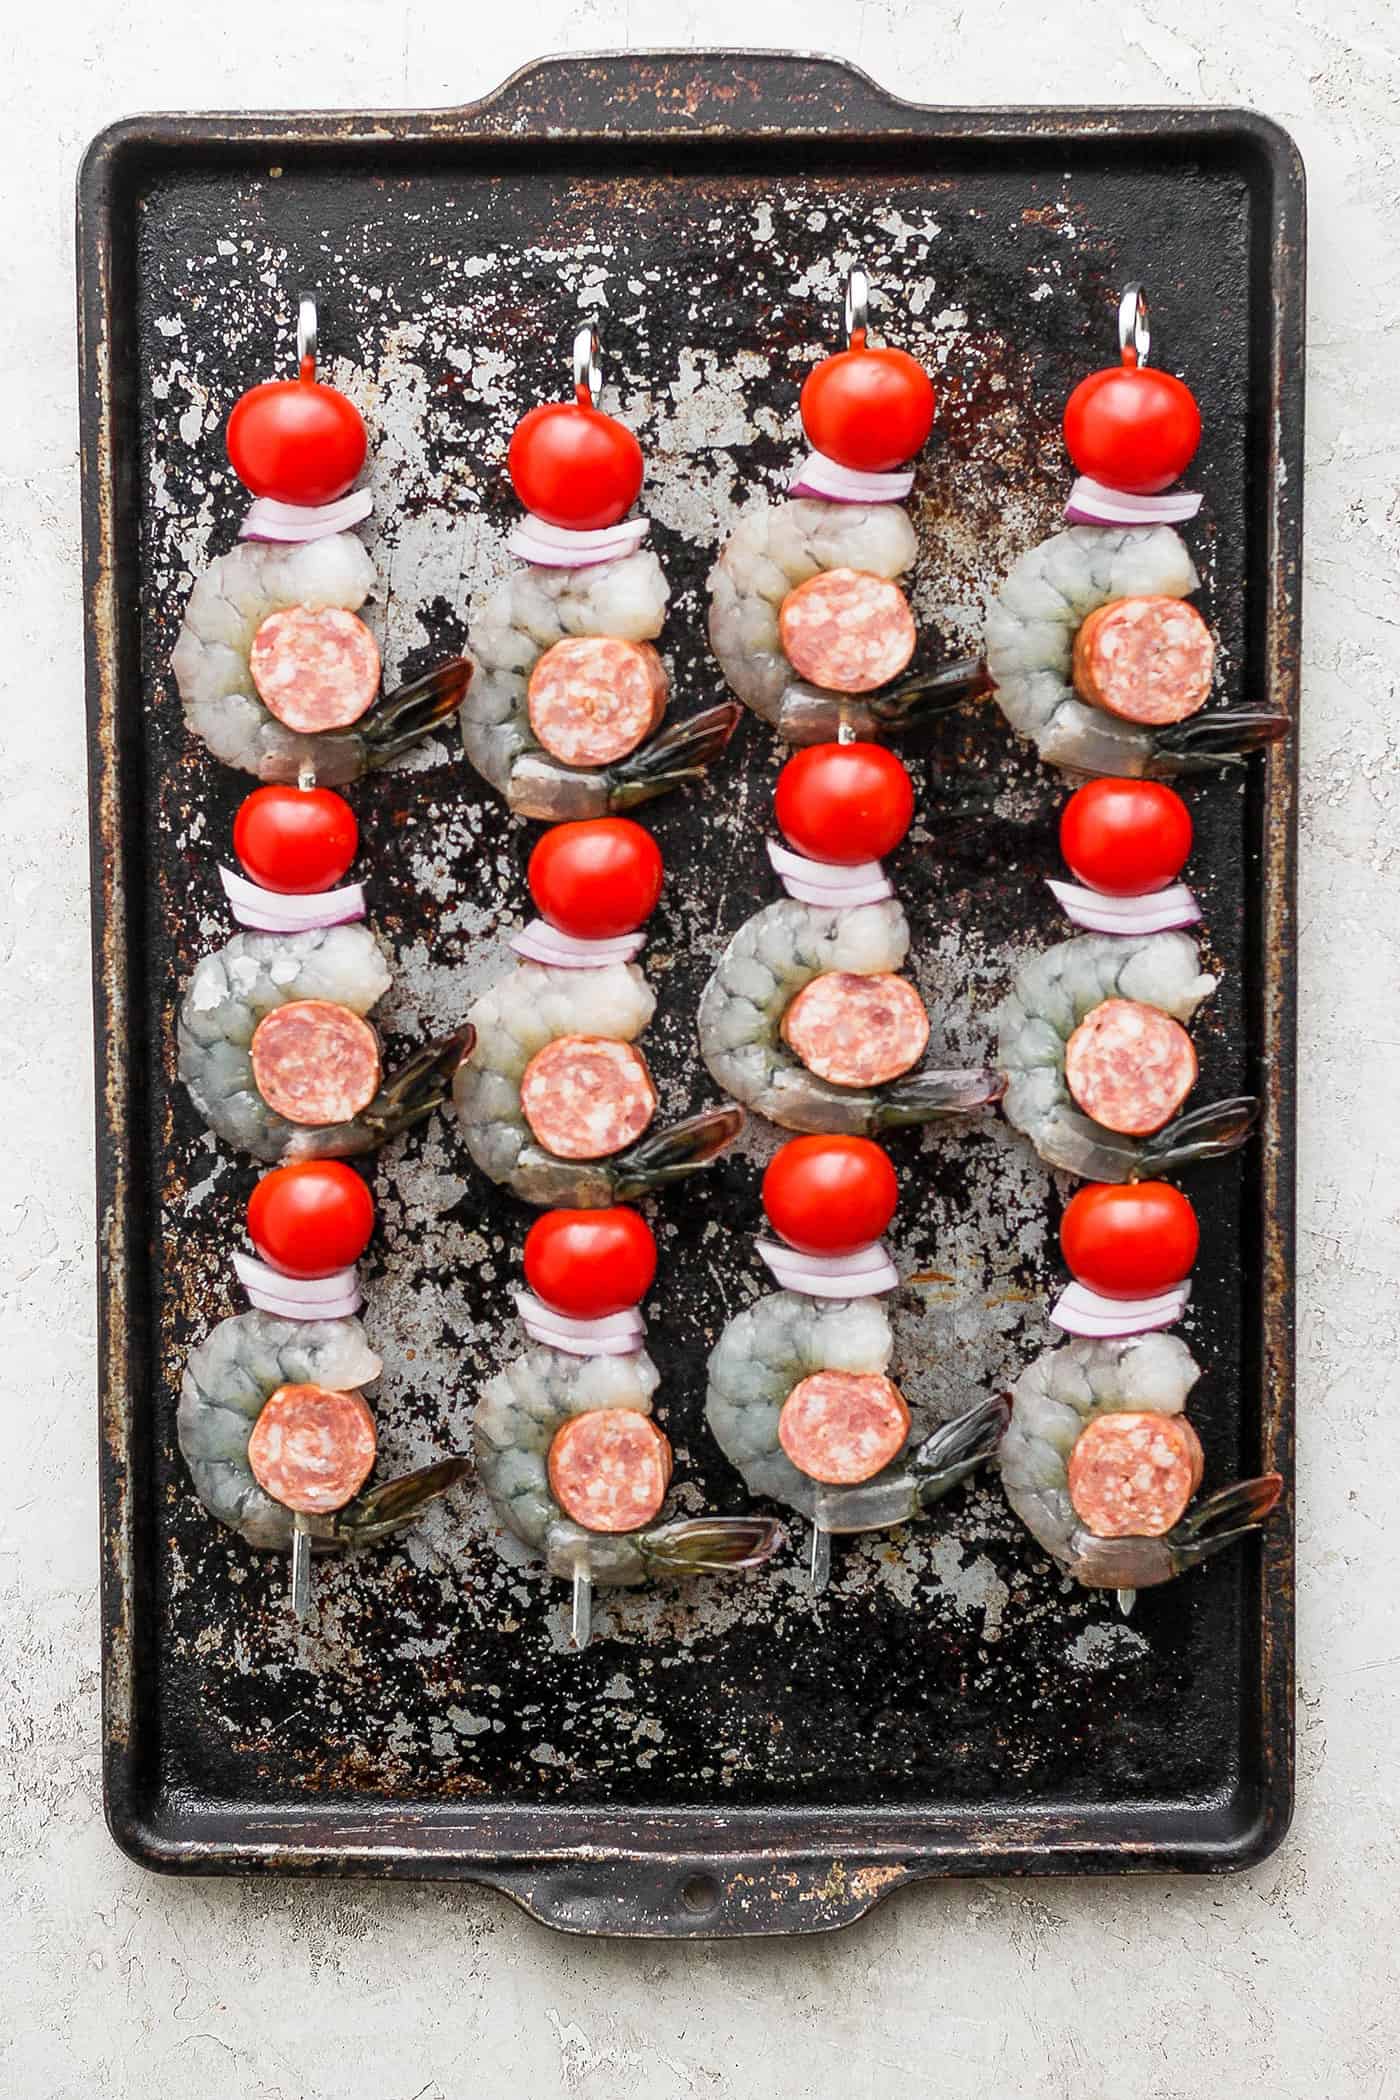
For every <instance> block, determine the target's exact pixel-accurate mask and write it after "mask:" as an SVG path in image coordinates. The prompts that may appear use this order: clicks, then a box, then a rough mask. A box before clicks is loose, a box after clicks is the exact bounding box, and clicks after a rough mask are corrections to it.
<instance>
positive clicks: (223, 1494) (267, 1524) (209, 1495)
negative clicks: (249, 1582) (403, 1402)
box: [177, 1312, 470, 1552]
mask: <svg viewBox="0 0 1400 2100" xmlns="http://www.w3.org/2000/svg"><path fill="white" fill-rule="evenodd" d="M380 1368H381V1366H380V1361H379V1358H378V1357H377V1356H376V1355H375V1353H374V1351H373V1350H372V1349H371V1348H370V1347H369V1345H368V1343H367V1342H366V1340H365V1332H364V1329H363V1327H361V1325H360V1323H359V1321H358V1320H297V1321H293V1320H283V1319H278V1318H277V1317H276V1316H275V1315H274V1314H272V1313H265V1312H246V1313H237V1314H235V1315H234V1317H233V1318H232V1319H228V1320H221V1321H220V1322H219V1324H218V1326H217V1327H216V1328H215V1329H214V1331H213V1333H212V1334H210V1335H208V1336H207V1337H206V1338H205V1340H204V1341H202V1342H201V1343H200V1344H199V1345H198V1347H197V1348H195V1349H192V1350H191V1351H190V1354H189V1357H188V1359H187V1360H186V1364H185V1373H184V1378H183V1380H182V1382H181V1386H180V1409H179V1416H178V1421H177V1427H178V1432H179V1438H180V1449H181V1451H182V1452H183V1454H184V1459H185V1463H186V1465H187V1466H188V1467H189V1469H190V1475H191V1478H192V1479H193V1481H194V1485H195V1492H196V1493H197V1495H198V1496H199V1499H200V1501H201V1502H202V1503H203V1504H204V1507H205V1508H206V1509H207V1510H208V1511H209V1514H210V1515H211V1516H213V1517H217V1518H218V1520H219V1522H220V1523H221V1524H227V1525H228V1526H229V1527H230V1528H231V1529H232V1530H234V1531H236V1532H237V1533H238V1535H239V1537H240V1538H243V1539H246V1540H247V1542H248V1544H249V1545H250V1546H260V1547H283V1548H285V1547H287V1546H290V1545H291V1542H292V1531H293V1520H292V1512H291V1510H290V1509H287V1508H286V1507H284V1505H283V1504H282V1503H280V1502H276V1501H274V1500H273V1498H272V1496H270V1495H268V1494H267V1493H265V1492H264V1490H263V1489H262V1488H260V1487H259V1486H258V1483H257V1481H256V1480H255V1479H254V1477H253V1471H252V1468H251V1466H250V1465H249V1463H248V1441H249V1438H250V1437H251V1436H252V1433H253V1428H254V1425H255V1424H256V1422H257V1419H258V1416H259V1415H260V1414H261V1413H262V1410H263V1408H264V1407H265V1406H266V1404H267V1402H268V1401H269V1400H270V1399H271V1397H272V1395H273V1393H275V1392H276V1391H277V1389H278V1387H279V1386H284V1385H314V1386H320V1387H323V1388H325V1389H326V1390H329V1391H331V1392H358V1391H359V1389H360V1387H361V1386H364V1385H368V1384H369V1383H370V1382H371V1380H373V1379H375V1378H377V1377H378V1376H379V1372H380ZM469 1470H470V1461H469V1460H468V1459H466V1458H465V1457H456V1458H448V1459H443V1460H440V1461H439V1462H438V1463H437V1464H436V1465H431V1466H425V1467H423V1468H422V1469H421V1470H420V1471H418V1472H416V1473H408V1474H405V1475H404V1476H403V1477H402V1478H400V1479H398V1480H390V1481H385V1482H384V1483H382V1484H381V1485H380V1486H379V1487H375V1488H369V1489H367V1490H365V1491H364V1492H363V1493H361V1494H359V1495H357V1496H356V1497H355V1499H354V1500H353V1501H352V1502H350V1503H347V1505H346V1506H345V1508H344V1509H338V1510H335V1511H334V1512H333V1513H332V1514H331V1515H329V1516H313V1517H307V1518H304V1519H303V1528H304V1529H305V1530H306V1531H309V1533H310V1535H311V1539H312V1543H313V1546H314V1547H315V1548H317V1549H318V1550H320V1551H322V1552H329V1551H331V1550H333V1549H334V1548H336V1547H340V1546H364V1545H372V1544H373V1543H374V1542H375V1541H376V1540H378V1539H383V1538H388V1537H389V1536H390V1535H391V1534H392V1533H393V1532H395V1531H398V1530H399V1529H400V1528H401V1527H402V1526H403V1525H405V1524H409V1523H412V1521H413V1520H414V1518H415V1517H416V1516H417V1515H418V1512H419V1511H420V1510H421V1509H422V1508H424V1506H425V1505H426V1504H427V1503H429V1502H432V1501H434V1500H435V1499H436V1497H437V1496H439V1495H441V1494H444V1493H445V1492H446V1491H447V1489H448V1488H450V1487H452V1486H453V1485H454V1484H455V1483H456V1482H457V1481H459V1480H461V1479H462V1478H463V1476H464V1475H465V1474H466V1473H467V1472H468V1471H469Z"/></svg>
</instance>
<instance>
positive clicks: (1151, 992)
mask: <svg viewBox="0 0 1400 2100" xmlns="http://www.w3.org/2000/svg"><path fill="white" fill-rule="evenodd" d="M1214 989H1215V979H1214V978H1213V977H1211V976H1208V975H1206V974H1204V973H1203V972H1202V970H1201V967H1200V959H1199V957H1198V955H1197V952H1196V943H1195V942H1194V941H1193V940H1192V939H1191V937H1190V935H1189V934H1185V933H1147V934H1109V933H1081V934H1078V935H1076V936H1075V938H1074V939H1072V940H1068V941H1059V942H1057V943H1056V945H1055V946H1054V947H1053V948H1046V949H1044V950H1043V951H1042V952H1041V953H1040V954H1039V955H1033V956H1032V957H1031V959H1030V961H1029V962H1027V963H1023V964H1022V966H1021V968H1020V969H1019V970H1018V971H1017V973H1016V981H1015V983H1014V985H1013V987H1012V990H1011V993H1010V995H1009V996H1008V998H1007V999H1006V1001H1005V1003H1004V1004H1003V1006H1002V1009H1001V1015H1000V1024H1001V1033H1000V1038H999V1041H998V1044H997V1063H998V1064H999V1065H1000V1067H1001V1069H1002V1070H1003V1072H1005V1074H1006V1077H1007V1087H1006V1095H1005V1099H1004V1101H1003V1104H1002V1105H1003V1107H1004V1109H1005V1111H1006V1120H1007V1121H1008V1123H1010V1124H1011V1125H1012V1127H1013V1128H1014V1129H1016V1130H1019V1131H1021V1132H1022V1133H1023V1134H1024V1135H1025V1136H1026V1137H1028V1138H1029V1139H1030V1141H1031V1143H1032V1144H1033V1145H1034V1146H1035V1149H1036V1151H1037V1152H1038V1153H1039V1154H1040V1157H1041V1158H1042V1159H1043V1160H1044V1161H1045V1162H1046V1164H1047V1165H1048V1166H1052V1167H1062V1168H1063V1169H1064V1170H1065V1171H1066V1172H1067V1173H1070V1174H1081V1175H1083V1176H1085V1177H1086V1178H1087V1179H1088V1180H1091V1181H1138V1180H1142V1179H1143V1178H1145V1177H1147V1176H1151V1175H1154V1174H1161V1173H1164V1172H1167V1171H1169V1170H1170V1169H1171V1168H1173V1167H1178V1166H1184V1165H1185V1164H1187V1163H1188V1162H1189V1161H1191V1160H1196V1159H1213V1158H1216V1157H1218V1156H1219V1155H1220V1154H1222V1153H1226V1152H1233V1151H1235V1150H1236V1149H1237V1148H1238V1147H1239V1146H1240V1145H1242V1144H1243V1143H1244V1142H1245V1140H1246V1138H1247V1137H1248V1136H1249V1134H1250V1132H1251V1131H1252V1130H1253V1128H1254V1124H1255V1120H1256V1118H1257V1116H1258V1111H1259V1104H1258V1102H1257V1101H1255V1100H1254V1099H1252V1098H1251V1097H1250V1096H1247V1095H1236V1096H1232V1097H1231V1098H1230V1099H1229V1100H1227V1101H1220V1102H1213V1103H1210V1104H1209V1105H1207V1106H1206V1107H1204V1108H1197V1109H1192V1110H1188V1111H1187V1112H1186V1113H1185V1114H1184V1115H1180V1116H1177V1117H1176V1118H1175V1119H1174V1120H1173V1121H1172V1122H1170V1123H1169V1124H1168V1125H1167V1126H1166V1128H1165V1129H1164V1130H1159V1131H1157V1132H1156V1134H1155V1135H1154V1136H1152V1137H1148V1138H1133V1137H1123V1136H1121V1135H1120V1134H1119V1133H1118V1132H1117V1131H1114V1130H1107V1129H1105V1128H1104V1126H1103V1125H1102V1124H1101V1123H1095V1122H1094V1121H1093V1120H1092V1118H1090V1117H1089V1116H1086V1115H1085V1114H1084V1112H1083V1110H1082V1109H1080V1108H1078V1107H1077V1106H1076V1105H1075V1102H1074V1100H1073V1098H1072V1096H1071V1094H1070V1091H1069V1087H1068V1086H1067V1084H1066V1082H1065V1045H1066V1044H1067V1043H1068V1041H1069V1038H1070V1036H1071V1035H1072V1034H1073V1033H1074V1031H1075V1029H1076V1028H1077V1027H1078V1026H1079V1024H1080V1022H1081V1021H1082V1020H1083V1019H1084V1018H1085V1016H1086V1015H1087V1014H1090V1013H1092V1012H1093V1010H1094V1008H1095V1007H1096V1006H1100V1005H1102V1003H1103V1002H1104V1000H1105V999H1131V1000H1136V1001H1138V1002H1139V1003H1141V1004H1142V1005H1144V1006H1154V1007H1157V1008H1159V1009H1160V1011H1161V1012H1163V1013H1166V1014H1170V1015H1171V1017H1172V1019H1173V1020H1174V1021H1180V1022H1181V1023H1182V1024H1183V1026H1184V1025H1185V1024H1186V1023H1187V1022H1188V1021H1189V1020H1190V1019H1191V1017H1192V1015H1193V1014H1194V1013H1195V1011H1196V1009H1197V1007H1198V1006H1199V1005H1200V1003H1201V1001H1202V1000H1203V999H1204V998H1206V997H1207V995H1208V994H1209V993H1210V992H1212V991H1213V990H1214Z"/></svg>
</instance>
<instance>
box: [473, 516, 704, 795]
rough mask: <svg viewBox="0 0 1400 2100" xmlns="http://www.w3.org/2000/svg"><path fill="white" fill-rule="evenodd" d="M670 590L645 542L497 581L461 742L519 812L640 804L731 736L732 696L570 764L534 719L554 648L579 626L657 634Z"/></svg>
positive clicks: (616, 636) (479, 625) (688, 775)
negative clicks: (532, 701)
mask: <svg viewBox="0 0 1400 2100" xmlns="http://www.w3.org/2000/svg"><path fill="white" fill-rule="evenodd" d="M668 597H669V592H668V590H667V585H666V578H665V576H664V575H663V574H662V570H661V564H660V562H659V561H658V560H657V558H656V556H655V555H654V554H653V553H652V552H651V550H650V549H649V548H638V549H637V550H636V552H635V553H632V554H628V555H625V556H624V557H623V558H622V559H621V560H618V561H607V562H597V563H595V564H593V565H592V566H591V567H589V568H582V569H567V568H561V569H550V568H545V567H543V566H541V565H540V564H538V563H534V562H531V563H526V564H524V565H522V566H520V567H518V568H516V569H515V570H513V572H512V573H511V574H510V575H509V576H507V577H506V578H505V579H504V581H503V582H501V583H499V584H498V585H497V586H496V588H495V589H494V590H493V591H492V592H491V594H490V595H489V597H488V598H487V599H486V601H485V603H484V604H483V605H482V606H481V607H480V608H479V610H478V611H477V613H476V614H475V616H474V618H473V621H472V628H471V647H472V652H473V655H474V657H475V660H476V677H475V679H474V681H473V684H472V686H471V688H470V690H469V692H468V693H467V696H466V699H465V701H464V702H463V705H462V742H463V744H464V745H465V747H466V753H467V757H468V758H469V759H470V760H471V762H472V764H473V765H474V766H475V767H476V770H477V772H478V773H480V774H481V776H482V778H483V779H484V780H488V781H489V782H490V783H491V786H492V787H493V788H495V790H496V792H497V793H498V794H500V795H503V796H504V797H505V799H506V802H507V803H508V804H509V806H510V808H511V809H512V810H514V811H515V813H516V815H517V816H522V817H536V818H539V819H540V820H541V821H543V822H546V823H551V824H553V823H558V822H560V821H561V820H563V819H568V818H579V817H601V816H607V815H608V814H609V813H616V812H617V811H619V810H625V809H632V808H635V807H636V806H637V804H639V803H642V802H649V801H651V800H652V799H653V798H654V797H655V796H657V795H664V794H666V793H667V792H668V791H669V790H670V789H671V788H673V787H678V786H679V785H680V784H681V783H682V782H684V781H687V780H696V779H698V778H699V777H700V775H701V774H702V773H703V771H704V769H705V767H706V766H707V765H709V764H710V762H711V761H712V760H713V759H715V758H717V757H718V755H719V753H720V752H721V751H722V750H723V749H724V747H725V745H726V744H727V743H728V741H729V738H730V736H731V735H732V734H733V731H734V727H735V724H736V722H737V721H738V710H737V709H736V708H735V707H734V706H733V705H732V703H731V704H725V705H723V706H720V707H712V708H707V709H706V710H705V711H704V713H702V714H698V715H694V716H692V718H691V719H690V720H689V721H688V722H678V723H673V724H672V725H671V726H670V727H669V728H666V729H662V730H660V731H658V732H657V733H656V734H654V735H653V736H651V737H649V738H648V739H647V741H646V742H645V743H643V744H642V745H641V746H640V747H639V748H638V749H637V750H636V751H633V752H630V753H629V754H628V756H627V757H626V758H623V759H620V760H619V761H618V762H617V763H616V764H615V765H611V766H592V767H587V768H583V767H578V766H566V765H564V764H563V763H562V761H561V760H559V759H557V758H555V757H553V756H552V755H551V753H550V752H548V751H546V750H545V749H544V747H543V746H542V745H541V744H540V743H539V742H538V740H537V739H536V737H535V733H534V730H533V729H532V728H531V725H530V713H529V706H528V701H527V689H528V686H529V682H530V673H531V672H532V671H533V670H534V668H535V665H536V664H537V663H538V662H539V660H540V658H541V657H542V656H543V655H544V653H545V651H546V650H547V649H552V648H553V647H554V645H555V643H556V642H561V641H563V640H564V639H565V637H566V636H571V635H590V636H591V635H601V636H606V637H608V638H609V639H611V640H614V641H621V642H650V641H652V640H654V639H655V637H656V636H657V635H659V634H660V632H661V628H662V624H663V622H664V620H665V617H666V604H667V599H668Z"/></svg>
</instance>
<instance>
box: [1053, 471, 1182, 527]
mask: <svg viewBox="0 0 1400 2100" xmlns="http://www.w3.org/2000/svg"><path fill="white" fill-rule="evenodd" d="M1200 507H1201V498H1200V497H1199V496H1198V495H1196V494H1195V493H1194V492H1193V491H1192V490H1191V489H1169V490H1168V491H1167V493H1166V495H1164V496H1130V495H1128V493H1127V492H1126V490H1124V489H1111V488H1109V487H1108V485H1107V484H1106V483H1105V482H1102V481H1092V480H1091V479H1090V477H1089V476H1088V475H1087V474H1081V475H1080V477H1079V479H1078V480H1077V481H1076V482H1075V484H1074V487H1073V488H1072V489H1071V490H1070V492H1069V501H1068V502H1067V503H1066V505H1065V523H1066V524H1067V525H1184V524H1185V523H1186V522H1187V520H1188V519H1189V518H1194V517H1195V515H1196V513H1197V511H1198V510H1199V509H1200Z"/></svg>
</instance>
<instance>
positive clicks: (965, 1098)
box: [871, 1068, 1006, 1130]
mask: <svg viewBox="0 0 1400 2100" xmlns="http://www.w3.org/2000/svg"><path fill="white" fill-rule="evenodd" d="M1005 1092H1006V1075H1005V1073H1004V1072H993V1071H990V1070H988V1069H986V1068H980V1069H978V1068H974V1069H973V1070H971V1071H967V1072H913V1073H911V1074H910V1076H909V1077H908V1078H907V1079H896V1080H894V1081H893V1082H892V1083H891V1084H890V1085H889V1086H887V1087H882V1088H881V1089H880V1092H879V1095H878V1097H877V1098H876V1103H875V1108H874V1111H873V1113H872V1116H871V1127H872V1128H873V1129H875V1130H895V1129H898V1128H899V1126H900V1125H901V1124H904V1123H930V1122H932V1121H933V1120H934V1118H935V1117H937V1116H965V1115H969V1114H971V1112H972V1110H973V1109H976V1108H987V1107H989V1106H990V1105H991V1104H992V1103H993V1102H994V1101H1000V1099H1001V1097H1002V1095H1003V1094H1004V1093H1005Z"/></svg>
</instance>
